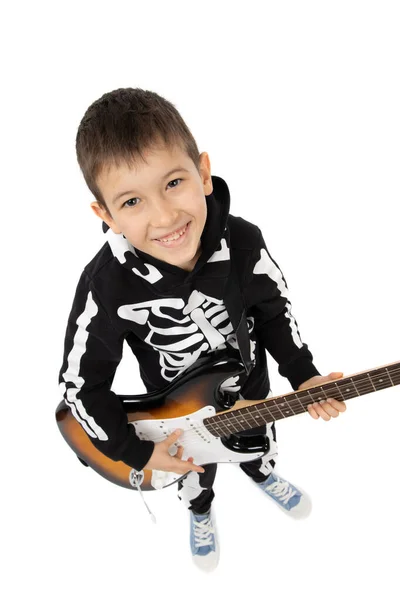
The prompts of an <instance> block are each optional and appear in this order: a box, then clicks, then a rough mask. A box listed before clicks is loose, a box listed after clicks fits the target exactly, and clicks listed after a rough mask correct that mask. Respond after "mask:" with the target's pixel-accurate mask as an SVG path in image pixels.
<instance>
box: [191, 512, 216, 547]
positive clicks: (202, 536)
mask: <svg viewBox="0 0 400 600" xmlns="http://www.w3.org/2000/svg"><path fill="white" fill-rule="evenodd" d="M193 523H194V526H195V527H194V544H195V546H196V547H197V548H199V547H200V546H210V545H211V544H212V538H211V534H212V533H215V531H214V529H213V527H212V525H211V521H210V517H207V518H206V519H203V520H202V521H196V518H195V517H194V518H193Z"/></svg>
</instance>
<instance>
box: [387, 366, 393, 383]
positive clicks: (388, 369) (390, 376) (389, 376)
mask: <svg viewBox="0 0 400 600" xmlns="http://www.w3.org/2000/svg"><path fill="white" fill-rule="evenodd" d="M386 370H387V373H388V375H389V379H390V381H391V382H392V385H394V383H393V380H392V378H391V376H390V373H389V369H386Z"/></svg>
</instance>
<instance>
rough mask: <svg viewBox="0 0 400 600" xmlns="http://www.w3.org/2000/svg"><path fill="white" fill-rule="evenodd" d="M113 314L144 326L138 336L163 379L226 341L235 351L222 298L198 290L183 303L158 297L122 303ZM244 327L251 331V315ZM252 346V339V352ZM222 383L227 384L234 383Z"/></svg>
mask: <svg viewBox="0 0 400 600" xmlns="http://www.w3.org/2000/svg"><path fill="white" fill-rule="evenodd" d="M117 314H118V316H119V317H121V318H122V319H127V320H129V321H132V322H134V323H136V324H138V325H141V326H143V328H145V332H144V333H142V335H141V338H142V339H143V340H144V341H145V342H146V343H147V344H149V345H151V346H152V347H153V348H154V349H155V350H156V351H157V352H158V353H159V363H160V367H161V375H162V377H163V378H164V379H165V380H166V381H172V380H173V379H174V378H175V377H177V376H178V375H179V374H180V373H182V372H183V371H185V370H186V369H187V368H188V367H189V366H190V365H191V364H193V363H194V362H196V360H197V359H198V358H199V357H200V356H202V355H204V354H205V353H208V352H212V351H214V350H216V349H222V348H226V343H229V344H230V345H231V346H232V347H233V348H235V349H236V350H238V345H237V341H236V335H235V333H234V331H233V327H232V324H231V322H230V320H229V316H228V312H227V310H226V308H225V305H224V304H223V301H222V300H220V299H217V298H213V297H212V296H207V295H206V294H204V293H202V292H200V291H198V290H194V291H193V292H192V293H191V295H190V297H189V299H188V301H187V302H186V303H185V301H184V300H183V299H182V298H161V299H157V300H149V301H146V302H138V303H135V304H125V305H123V306H120V307H119V309H118V311H117ZM248 326H249V331H251V330H252V328H253V327H254V320H253V319H252V318H249V319H248ZM254 347H255V343H254V342H252V354H253V355H254ZM231 379H232V378H231ZM225 383H226V386H227V385H228V386H230V385H233V384H235V383H236V382H234V381H229V382H228V381H227V382H225ZM226 386H224V389H226Z"/></svg>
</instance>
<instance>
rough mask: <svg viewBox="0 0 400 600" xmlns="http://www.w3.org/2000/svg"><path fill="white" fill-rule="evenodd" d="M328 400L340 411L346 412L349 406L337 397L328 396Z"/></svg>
mask: <svg viewBox="0 0 400 600" xmlns="http://www.w3.org/2000/svg"><path fill="white" fill-rule="evenodd" d="M327 402H329V403H330V404H331V406H333V408H336V410H338V411H339V412H344V411H345V410H346V408H347V406H346V404H345V403H344V402H343V401H342V400H336V399H335V398H328V400H327Z"/></svg>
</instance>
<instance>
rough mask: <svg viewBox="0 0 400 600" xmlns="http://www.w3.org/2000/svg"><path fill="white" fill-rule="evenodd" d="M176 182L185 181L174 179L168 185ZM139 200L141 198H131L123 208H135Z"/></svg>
mask: <svg viewBox="0 0 400 600" xmlns="http://www.w3.org/2000/svg"><path fill="white" fill-rule="evenodd" d="M174 181H183V180H182V178H178V179H172V180H171V181H170V182H169V183H168V185H169V184H170V183H174ZM172 187H174V188H176V187H178V186H176V185H174V186H172ZM138 200H139V198H129V200H127V201H126V202H124V203H123V205H122V206H123V207H125V206H127V207H128V208H133V207H134V206H136V204H137V202H138ZM132 201H135V204H128V202H132Z"/></svg>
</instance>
